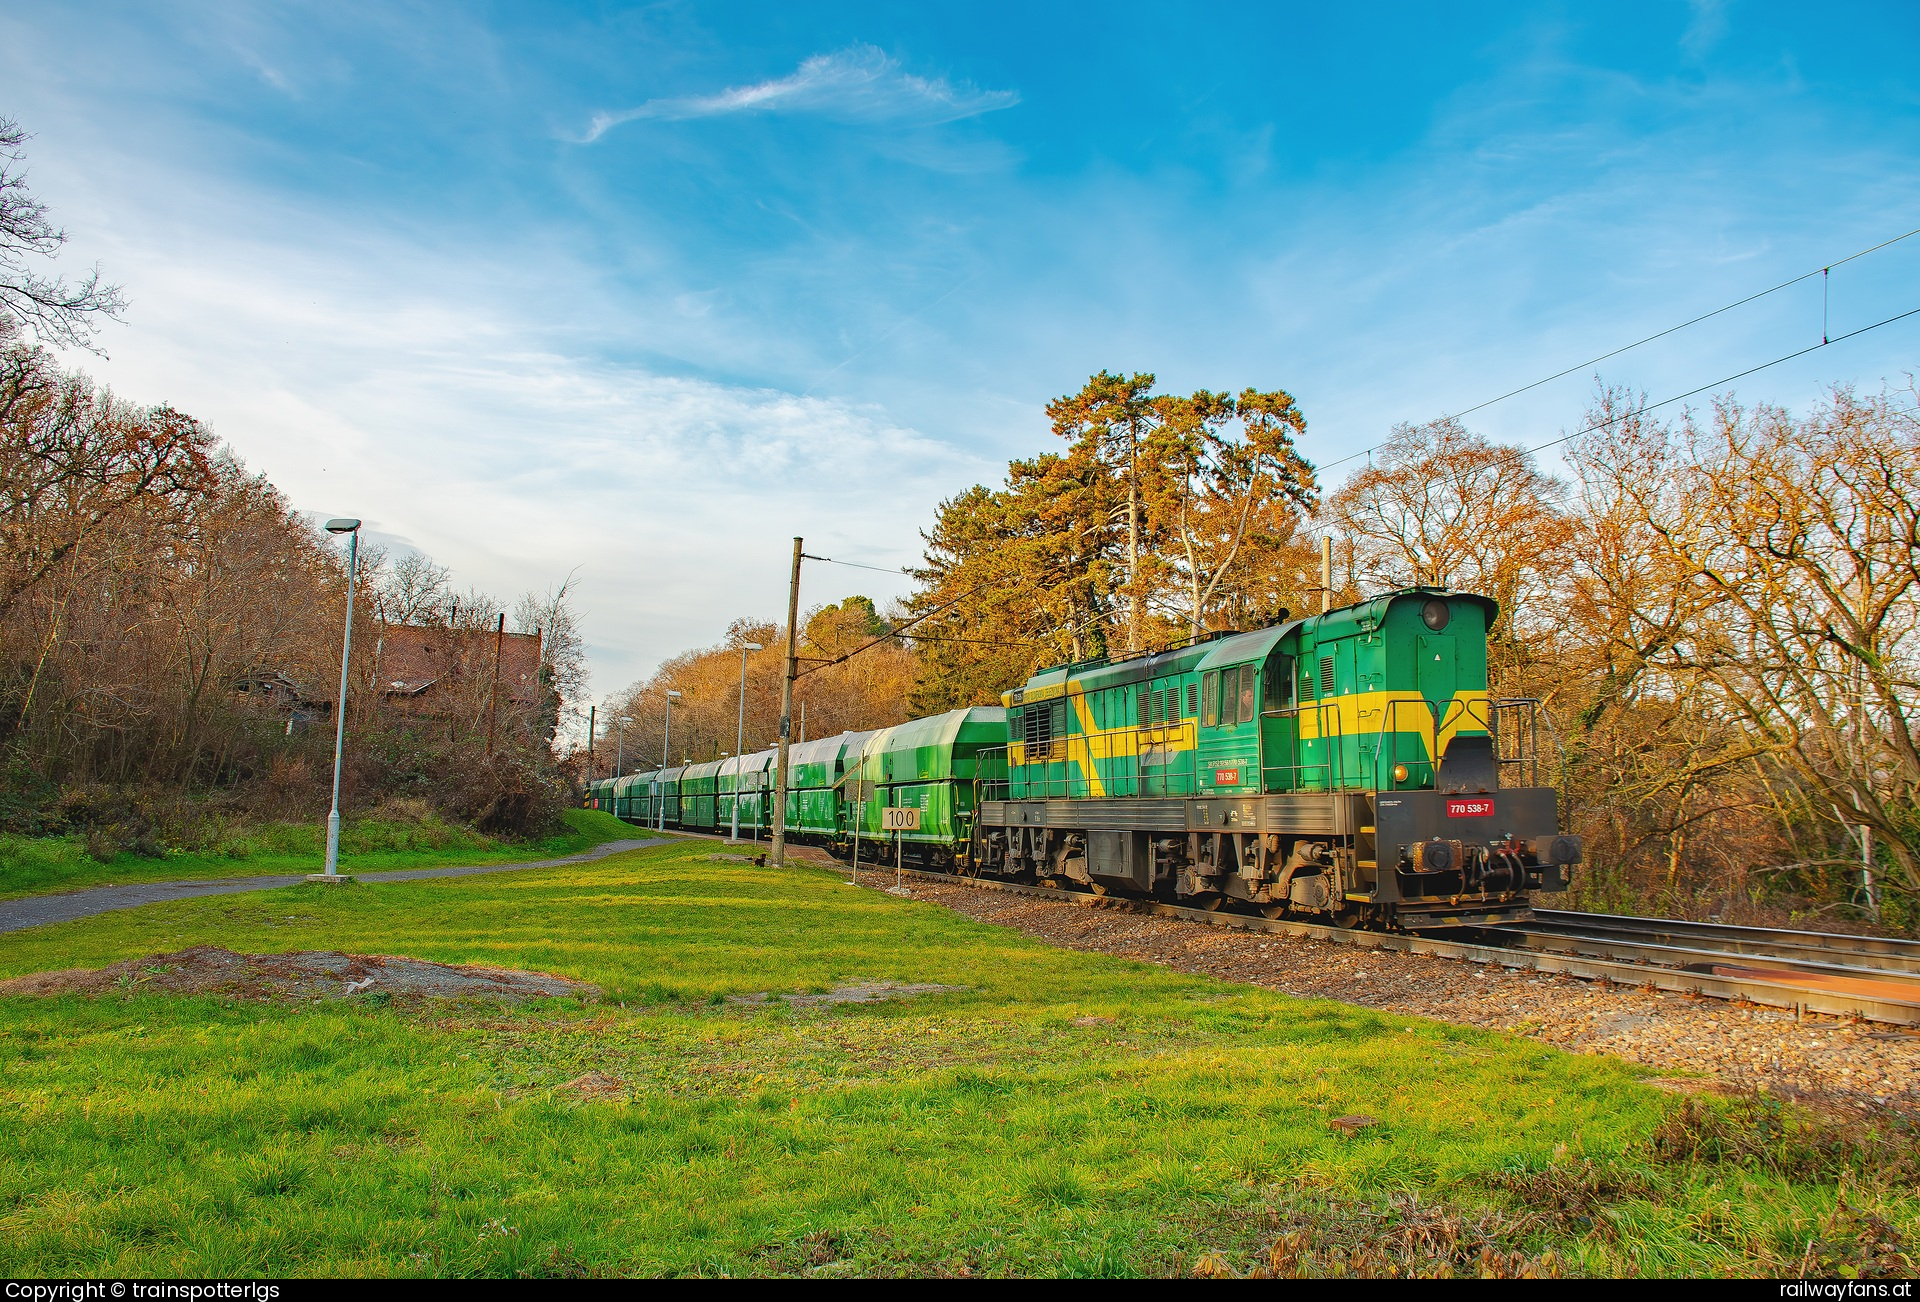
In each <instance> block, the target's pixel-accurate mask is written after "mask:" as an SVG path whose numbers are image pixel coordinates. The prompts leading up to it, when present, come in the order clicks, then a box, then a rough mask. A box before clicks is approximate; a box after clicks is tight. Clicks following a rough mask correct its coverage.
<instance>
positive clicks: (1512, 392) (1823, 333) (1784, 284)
mask: <svg viewBox="0 0 1920 1302" xmlns="http://www.w3.org/2000/svg"><path fill="white" fill-rule="evenodd" d="M1915 235H1920V227H1915V228H1914V229H1913V230H1910V231H1907V232H1905V233H1904V234H1901V235H1896V236H1894V237H1893V238H1892V239H1887V240H1882V241H1880V243H1878V244H1875V245H1873V246H1871V247H1869V248H1864V249H1861V250H1859V251H1858V252H1856V253H1849V254H1848V255H1847V256H1846V257H1844V258H1837V259H1835V260H1834V261H1832V262H1829V263H1826V264H1824V265H1822V266H1818V267H1815V268H1814V269H1813V270H1812V271H1808V272H1804V273H1802V274H1800V275H1798V276H1795V277H1793V278H1792V279H1790V280H1783V281H1781V282H1780V283H1779V284H1777V285H1774V286H1772V287H1771V288H1768V289H1763V290H1760V291H1759V292H1758V293H1754V294H1749V295H1747V296H1746V297H1745V298H1742V299H1736V300H1735V301H1734V302H1731V303H1728V304H1726V305H1725V306H1722V307H1717V308H1715V309H1713V311H1711V312H1703V313H1701V314H1700V315H1699V316H1696V317H1694V318H1692V319H1691V320H1687V321H1682V322H1681V323H1680V324H1679V325H1674V326H1668V327H1667V328H1666V329H1665V330H1660V331H1657V332H1655V333H1653V334H1650V335H1648V336H1647V337H1646V338H1644V339H1636V340H1634V341H1633V342H1632V343H1630V344H1623V345H1621V346H1620V347H1618V348H1615V349H1614V350H1613V351H1611V352H1606V353H1602V354H1600V356H1598V357H1594V358H1590V359H1588V360H1587V361H1584V362H1580V363H1578V364H1577V365H1574V366H1569V367H1567V368H1566V369H1565V370H1562V371H1556V372H1554V373H1553V374H1552V375H1549V376H1547V377H1546V378H1544V379H1539V380H1535V381H1533V382H1532V383H1531V384H1523V385H1521V386H1520V387H1519V388H1517V389H1509V390H1508V391H1507V392H1505V393H1503V394H1501V395H1500V396H1499V397H1497V398H1488V399H1487V400H1486V401H1485V402H1479V403H1475V404H1474V405H1473V406H1471V407H1465V408H1462V409H1461V410H1459V411H1456V412H1453V413H1452V414H1451V415H1450V416H1449V417H1448V419H1452V420H1457V419H1459V418H1460V417H1462V416H1469V415H1472V414H1473V413H1474V412H1476V411H1482V410H1484V409H1486V408H1488V407H1491V406H1493V405H1494V404H1496V403H1501V402H1505V401H1506V400H1507V399H1508V398H1514V397H1518V396H1519V395H1520V394H1523V393H1527V392H1529V391H1531V390H1534V389H1537V388H1539V387H1540V386H1541V385H1543V384H1551V383H1553V382H1554V381H1555V380H1563V379H1565V378H1566V377H1567V376H1569V375H1572V374H1573V373H1574V372H1575V371H1584V370H1585V369H1587V368H1588V367H1589V366H1597V365H1599V364H1600V363H1601V362H1604V361H1609V360H1611V359H1612V358H1615V357H1618V356H1620V355H1621V354H1622V353H1628V352H1632V351H1633V350H1634V349H1636V348H1639V347H1641V346H1642V345H1644V344H1650V343H1653V342H1654V341H1655V340H1658V339H1664V338H1666V337H1667V336H1668V335H1670V334H1675V333H1677V332H1679V331H1681V330H1685V329H1687V328H1688V327H1689V326H1696V325H1699V324H1700V323H1701V322H1702V321H1710V320H1712V319H1713V318H1714V317H1717V316H1721V315H1723V314H1724V313H1727V312H1731V311H1733V309H1735V308H1737V307H1745V306H1746V305H1747V304H1749V303H1753V302H1757V301H1759V300H1760V299H1763V298H1765V297H1767V296H1768V295H1769V294H1777V293H1779V292H1780V291H1781V290H1783V289H1789V288H1791V287H1793V286H1794V285H1798V284H1800V283H1801V282H1802V281H1806V280H1811V279H1813V278H1814V277H1815V276H1819V277H1821V278H1822V281H1823V284H1822V293H1821V321H1820V342H1819V343H1818V344H1815V345H1813V346H1812V347H1810V348H1805V349H1802V350H1801V351H1800V352H1798V353H1792V354H1789V355H1788V356H1786V357H1782V358H1778V359H1776V360H1774V361H1772V362H1769V363H1767V366H1778V365H1779V364H1780V363H1781V362H1786V361H1791V360H1793V358H1795V357H1802V356H1805V355H1806V354H1807V353H1809V352H1812V351H1813V350H1814V349H1815V348H1824V347H1826V346H1827V345H1829V344H1837V343H1839V342H1840V340H1842V339H1849V338H1852V337H1853V335H1857V334H1864V333H1865V332H1866V330H1871V329H1877V328H1878V327H1879V326H1882V325H1886V324H1888V323H1889V322H1890V321H1897V320H1899V319H1900V318H1899V317H1890V318H1888V321H1880V322H1876V323H1875V324H1874V325H1872V326H1868V327H1865V329H1863V330H1855V331H1853V332H1852V333H1851V334H1845V335H1840V336H1839V337H1837V338H1828V336H1827V322H1826V293H1825V289H1826V285H1825V281H1826V280H1827V278H1828V276H1829V273H1831V272H1832V270H1833V269H1834V268H1835V267H1840V266H1845V265H1846V264H1847V263H1849V262H1853V261H1855V260H1856V259H1859V258H1864V257H1866V256H1867V255H1868V254H1869V253H1878V252H1879V251H1880V250H1881V249H1884V248H1888V247H1890V246H1892V245H1895V244H1898V243H1900V242H1901V241H1902V240H1907V239H1911V238H1913V237H1914V236H1915ZM1902 315H1903V316H1904V315H1908V314H1906V313H1902ZM1765 369H1766V367H1765V366H1758V367H1755V368H1753V370H1750V371H1742V372H1741V373H1740V375H1739V376H1734V377H1732V378H1734V379H1739V378H1741V376H1746V375H1752V374H1753V373H1754V371H1759V370H1765ZM1720 383H1722V384H1725V383H1727V381H1725V380H1722V381H1720ZM1712 387H1713V386H1712V385H1707V386H1706V388H1712ZM1699 392H1703V390H1700V389H1696V390H1694V393H1699ZM1680 396H1681V397H1691V396H1693V395H1692V394H1682V395H1680ZM1678 400H1679V399H1678V398H1674V399H1668V401H1678ZM1569 437H1571V436H1569ZM1565 441H1566V440H1565V439H1556V440H1554V442H1555V443H1564V442H1565ZM1385 446H1386V445H1385V444H1384V443H1376V444H1374V445H1373V446H1372V447H1367V448H1362V449H1361V450H1360V451H1358V452H1355V453H1351V454H1350V455H1348V456H1344V457H1341V458H1340V459H1339V460H1337V461H1329V462H1327V463H1326V464H1325V465H1322V466H1318V467H1316V469H1317V470H1320V471H1327V470H1331V469H1333V468H1334V467H1335V466H1343V465H1345V464H1346V463H1347V462H1349V461H1358V460H1359V459H1360V458H1362V457H1365V456H1371V455H1372V454H1373V453H1375V452H1378V451H1379V450H1380V449H1381V448H1383V447H1385ZM1541 446H1542V447H1552V446H1553V444H1552V443H1547V444H1542V445H1541ZM1538 450H1539V449H1537V448H1536V449H1534V451H1538Z"/></svg>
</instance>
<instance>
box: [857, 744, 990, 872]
mask: <svg viewBox="0 0 1920 1302" xmlns="http://www.w3.org/2000/svg"><path fill="white" fill-rule="evenodd" d="M1006 744H1007V721H1006V711H1005V710H1002V709H997V708H994V707H992V706H974V707H971V708H968V709H959V710H950V711H948V712H947V713H945V714H939V715H935V716H934V717H932V718H930V719H914V720H912V721H911V722H908V723H902V724H897V725H895V726H894V727H891V728H882V729H880V730H879V731H878V732H876V733H874V734H873V735H872V736H871V737H869V738H868V739H867V741H866V744H865V745H864V746H863V747H862V750H861V756H860V763H859V765H858V768H857V774H858V776H857V779H856V780H857V782H858V783H859V790H858V795H859V799H858V801H857V803H856V804H855V806H854V808H852V809H850V810H849V811H848V821H849V825H850V826H857V827H858V832H859V839H860V840H861V841H862V842H864V843H867V844H868V845H872V844H875V843H878V842H882V841H884V842H886V843H887V845H889V846H890V845H892V844H893V843H894V840H895V838H896V836H897V837H898V841H899V845H900V846H901V847H902V849H903V850H904V852H905V855H906V857H907V858H909V859H912V860H913V861H914V862H916V863H920V864H929V865H936V866H939V867H942V868H946V867H952V866H953V865H954V864H955V862H956V861H957V859H958V857H959V856H961V855H962V854H964V853H965V851H966V848H967V845H968V842H969V838H970V837H971V835H972V832H973V810H974V798H975V790H976V786H975V784H976V782H978V781H982V780H985V781H994V782H999V783H1001V784H1003V785H1004V782H1005V772H1006V769H1005V764H1006ZM983 751H985V752H987V754H985V755H982V752H983ZM852 767H853V766H849V768H852ZM890 810H892V811H901V812H900V813H896V814H889V812H888V811H890ZM890 821H891V822H893V823H895V824H899V823H903V822H904V823H907V824H909V826H907V827H905V828H903V829H900V830H894V829H892V828H889V826H888V824H889V822H890ZM868 853H870V851H869V850H867V849H866V848H865V847H864V846H863V848H862V850H861V857H862V859H863V860H864V859H865V858H866V856H867V854H868ZM882 853H883V854H884V855H887V856H891V855H892V853H893V852H892V850H890V849H883V851H882Z"/></svg>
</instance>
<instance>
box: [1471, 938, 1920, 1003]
mask: <svg viewBox="0 0 1920 1302" xmlns="http://www.w3.org/2000/svg"><path fill="white" fill-rule="evenodd" d="M1460 932H1461V934H1463V935H1464V934H1468V933H1470V934H1471V935H1472V936H1473V938H1474V939H1475V940H1477V941H1482V942H1484V943H1486V944H1490V945H1497V946H1502V947H1505V948H1511V949H1537V950H1547V951H1552V952H1554V953H1560V954H1585V955H1587V956H1589V957H1592V958H1616V959H1621V960H1623V961H1625V962H1629V963H1651V964H1655V965H1657V966H1660V967H1680V968H1686V969H1688V970H1690V971H1699V970H1702V969H1704V968H1711V967H1714V966H1716V965H1717V966H1729V965H1730V966H1735V967H1754V966H1762V967H1767V968H1777V969H1783V970H1787V971H1792V972H1804V973H1807V974H1808V975H1809V976H1812V977H1831V978H1834V979H1837V980H1860V981H1880V982H1885V983H1886V984H1888V985H1892V986H1897V987H1902V988H1906V989H1911V990H1913V991H1914V992H1915V995H1916V997H1920V972H1909V971H1907V970H1905V969H1902V968H1881V967H1872V966H1867V965H1862V964H1850V963H1839V962H1833V961H1829V960H1831V959H1832V958H1835V957H1837V956H1834V955H1824V956H1819V957H1806V956H1803V955H1789V954H1783V953H1780V952H1778V951H1773V950H1769V951H1765V952H1744V951H1740V950H1728V949H1716V948H1712V947H1709V946H1704V945H1663V944H1659V943H1656V942H1654V941H1649V940H1641V939H1629V938H1627V937H1629V936H1631V935H1633V933H1626V932H1617V933H1610V934H1609V933H1600V934H1587V933H1583V932H1576V931H1560V930H1558V929H1542V928H1538V927H1535V926H1533V925H1532V924H1530V923H1525V922H1519V923H1511V924H1500V925H1496V926H1489V927H1473V928H1464V927H1463V928H1461V929H1460Z"/></svg>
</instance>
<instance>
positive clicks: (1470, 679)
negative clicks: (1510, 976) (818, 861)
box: [966, 588, 1581, 926]
mask: <svg viewBox="0 0 1920 1302" xmlns="http://www.w3.org/2000/svg"><path fill="white" fill-rule="evenodd" d="M1497 610H1498V607H1497V606H1496V604H1495V603H1494V602H1493V601H1491V600H1490V599H1488V598H1486V597H1481V596H1476V595H1474V594H1471V593H1457V592H1448V591H1445V590H1443V589H1437V588H1412V589H1406V590H1403V591H1400V592H1394V593H1389V594H1387V595H1385V596H1382V597H1378V598H1375V599H1373V600H1370V601H1366V602H1361V603H1359V604H1357V605H1353V606H1347V607H1344V608H1342V609H1339V610H1333V611H1329V612H1326V613H1324V614H1320V615H1315V616H1311V617H1309V618H1306V619H1298V620H1293V621H1291V622H1289V623H1285V624H1281V625H1278V626H1275V627H1273V628H1267V629H1261V630H1258V631H1255V632H1250V633H1236V634H1226V635H1216V636H1214V637H1212V638H1210V639H1208V640H1206V641H1203V642H1200V643H1198V644H1196V645H1193V646H1188V647H1183V648H1180V649H1177V650H1172V651H1166V652H1159V653H1155V654H1149V655H1141V656H1135V657H1131V658H1128V659H1123V660H1113V661H1109V660H1106V659H1101V660H1095V661H1090V662H1086V663H1081V664H1072V665H1064V666H1060V667H1057V668H1054V669H1049V670H1043V671H1042V672H1040V673H1037V674H1035V675H1034V676H1033V677H1032V679H1030V680H1029V681H1028V682H1027V683H1026V684H1025V685H1024V686H1023V687H1021V688H1019V689H1017V690H1015V691H1012V692H1009V693H1007V695H1006V696H1005V698H1004V700H1005V703H1006V707H1007V721H1008V730H1009V744H1008V748H1007V775H1008V776H1007V779H1006V781H1005V782H1004V783H1000V784H990V785H988V786H987V787H986V788H985V789H984V790H983V801H982V804H981V807H980V817H979V819H978V822H977V824H976V826H975V828H974V837H973V842H972V844H971V845H970V847H969V853H968V855H967V858H966V862H967V864H968V866H969V867H970V869H972V870H975V871H980V872H986V873H992V874H995V875H1002V876H1012V877H1016V878H1020V877H1025V878H1031V879H1036V880H1043V881H1068V882H1073V883H1077V884H1079V885H1081V886H1085V887H1088V888H1091V889H1095V890H1102V891H1105V890H1116V891H1122V892H1125V893H1129V894H1136V895H1158V896H1160V897H1162V898H1167V899H1175V900H1181V901H1184V902H1189V903H1195V904H1200V905H1202V906H1205V907H1216V906H1218V905H1220V904H1222V903H1225V902H1227V901H1230V900H1238V901H1241V902H1243V903H1247V904H1251V905H1256V906H1258V907H1259V908H1260V909H1262V911H1264V912H1266V913H1268V914H1269V915H1270V916H1278V915H1279V914H1282V913H1287V912H1296V913H1303V914H1325V915H1333V916H1334V917H1335V918H1337V919H1339V920H1340V921H1342V922H1354V921H1362V920H1372V921H1377V922H1385V923H1393V924H1398V925H1404V926H1445V925H1469V924H1482V923H1487V922H1500V921H1509V920H1514V919H1517V918H1522V917H1525V916H1527V914H1528V892H1529V891H1532V890H1540V889H1558V888H1560V887H1561V886H1563V885H1564V883H1565V881H1566V872H1567V869H1568V866H1569V865H1571V864H1572V863H1575V862H1577V861H1578V860H1579V858H1580V856H1581V847H1580V845H1579V841H1578V838H1575V837H1567V836H1561V835H1560V834H1559V832H1558V811H1557V807H1556V801H1555V793H1554V791H1553V790H1552V788H1551V787H1543V786H1541V785H1540V784H1539V780H1538V767H1539V766H1538V747H1537V745H1536V744H1535V743H1536V740H1537V738H1536V735H1535V729H1536V719H1537V715H1536V712H1535V709H1534V706H1535V704H1536V703H1535V702H1533V701H1530V700H1506V701H1501V700H1495V699H1494V698H1493V697H1492V696H1491V695H1490V693H1489V691H1488V687H1487V659H1486V642H1487V629H1488V627H1489V625H1491V623H1492V622H1493V619H1494V616H1495V615H1496V613H1497Z"/></svg>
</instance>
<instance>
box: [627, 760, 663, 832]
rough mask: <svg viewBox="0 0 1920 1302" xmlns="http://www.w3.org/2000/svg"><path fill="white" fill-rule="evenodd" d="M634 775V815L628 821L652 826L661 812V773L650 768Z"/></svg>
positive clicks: (643, 825) (642, 825)
mask: <svg viewBox="0 0 1920 1302" xmlns="http://www.w3.org/2000/svg"><path fill="white" fill-rule="evenodd" d="M633 777H634V787H633V815H632V817H631V818H630V819H629V820H628V821H629V822H633V823H638V824H639V825H640V826H641V827H652V826H653V825H654V823H655V822H656V820H657V819H658V817H659V813H660V800H659V791H658V788H659V778H660V774H659V773H658V771H656V770H651V769H650V770H648V771H647V772H645V773H636V774H634V775H633Z"/></svg>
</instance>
